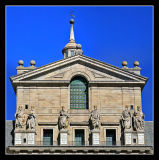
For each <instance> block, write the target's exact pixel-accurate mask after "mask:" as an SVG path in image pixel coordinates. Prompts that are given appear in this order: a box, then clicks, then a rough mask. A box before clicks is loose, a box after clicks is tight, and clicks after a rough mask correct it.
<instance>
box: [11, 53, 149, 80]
mask: <svg viewBox="0 0 159 160" xmlns="http://www.w3.org/2000/svg"><path fill="white" fill-rule="evenodd" d="M75 63H80V64H83V65H85V66H89V67H90V68H97V69H98V70H106V71H107V72H108V73H111V74H114V76H121V77H122V76H123V77H126V78H127V79H129V80H130V81H136V82H144V83H146V81H147V80H148V78H146V77H143V76H141V75H138V74H135V73H132V72H129V71H127V70H124V69H122V68H118V67H116V66H113V65H110V64H107V63H104V62H101V61H99V60H96V59H93V58H90V57H87V56H84V55H75V56H72V57H68V58H66V59H62V60H59V61H56V62H53V63H50V64H47V65H44V66H41V67H38V68H36V69H34V70H31V71H28V72H25V73H22V74H19V75H15V76H12V77H10V79H11V82H12V83H14V82H15V83H17V82H18V81H21V82H22V81H31V79H32V77H34V76H38V75H43V74H45V73H47V72H49V71H53V70H56V69H58V68H62V67H65V66H69V65H72V64H75ZM92 73H93V74H94V76H95V77H96V78H98V77H99V78H101V77H104V76H103V75H101V74H99V73H96V72H93V71H92ZM63 75H64V73H60V74H57V75H55V77H62V76H63ZM107 78H108V79H110V81H111V76H108V77H107Z"/></svg>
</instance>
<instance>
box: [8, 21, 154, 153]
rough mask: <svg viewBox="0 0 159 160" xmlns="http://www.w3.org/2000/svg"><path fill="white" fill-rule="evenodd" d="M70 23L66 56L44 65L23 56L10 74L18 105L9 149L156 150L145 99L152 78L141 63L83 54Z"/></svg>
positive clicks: (146, 151) (143, 151) (79, 150)
mask: <svg viewBox="0 0 159 160" xmlns="http://www.w3.org/2000/svg"><path fill="white" fill-rule="evenodd" d="M70 24H71V31H70V39H69V43H68V44H66V46H65V47H64V48H63V50H62V53H63V55H64V59H62V60H59V61H56V62H53V63H50V64H47V65H44V66H41V67H35V64H36V62H35V61H34V60H32V61H31V62H30V65H31V66H30V67H24V66H23V64H24V62H23V61H22V60H20V61H19V62H18V64H19V66H18V67H17V68H16V69H17V75H15V76H12V77H10V80H11V83H12V86H13V89H14V91H15V93H16V97H17V104H16V113H15V124H14V127H15V128H14V129H13V131H12V133H13V134H12V135H13V137H14V138H13V142H14V145H13V146H12V145H11V143H10V140H8V141H9V142H7V143H6V144H7V145H8V148H7V151H8V153H12V154H17V153H18V154H23V153H28V154H34V153H36V154H37V153H41V154H44V153H50V154H60V153H63V154H152V152H153V149H152V142H153V141H152V140H150V139H151V138H150V137H149V136H150V135H152V134H153V133H152V132H151V131H152V130H151V129H150V127H151V126H152V125H151V123H146V125H145V122H144V117H145V115H144V113H143V112H142V107H144V106H142V103H141V102H142V99H141V92H142V90H143V88H144V86H145V84H146V82H147V80H148V78H146V77H144V76H142V75H141V74H140V71H141V68H140V67H139V62H138V61H135V62H134V67H133V68H128V66H127V62H126V61H123V63H122V67H121V68H118V67H115V66H113V65H110V64H107V63H104V62H101V61H99V60H96V59H93V58H90V57H87V56H85V55H83V50H82V46H81V45H80V44H76V43H75V38H74V30H73V24H74V20H73V19H71V20H70ZM7 126H8V130H9V129H11V127H9V126H10V125H9V124H8V125H7ZM145 126H146V130H145ZM147 132H149V133H150V132H151V133H150V134H147ZM147 143H150V145H147Z"/></svg>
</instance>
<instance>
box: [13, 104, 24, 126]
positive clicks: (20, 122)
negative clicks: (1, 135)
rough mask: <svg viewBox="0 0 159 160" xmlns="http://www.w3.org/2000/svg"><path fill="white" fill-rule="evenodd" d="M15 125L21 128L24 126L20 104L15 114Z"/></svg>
mask: <svg viewBox="0 0 159 160" xmlns="http://www.w3.org/2000/svg"><path fill="white" fill-rule="evenodd" d="M15 120H16V121H15V127H16V128H23V127H24V114H23V112H22V106H19V108H18V112H17V113H16V114H15Z"/></svg>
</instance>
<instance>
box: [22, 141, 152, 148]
mask: <svg viewBox="0 0 159 160" xmlns="http://www.w3.org/2000/svg"><path fill="white" fill-rule="evenodd" d="M23 145H29V144H27V143H26V144H23ZM132 145H133V146H141V145H138V144H132ZM29 146H78V147H82V146H83V147H84V146H125V145H123V144H121V142H120V141H119V142H118V141H110V142H108V141H100V142H99V144H92V143H90V142H89V141H68V142H67V144H60V142H59V141H51V142H50V141H35V143H34V144H30V145H29ZM142 146H152V144H146V145H142Z"/></svg>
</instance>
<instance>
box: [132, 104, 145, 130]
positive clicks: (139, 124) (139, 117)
mask: <svg viewBox="0 0 159 160" xmlns="http://www.w3.org/2000/svg"><path fill="white" fill-rule="evenodd" d="M133 121H134V129H135V130H136V131H139V130H143V129H144V114H143V113H142V111H141V107H139V106H137V111H136V112H134V117H133Z"/></svg>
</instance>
